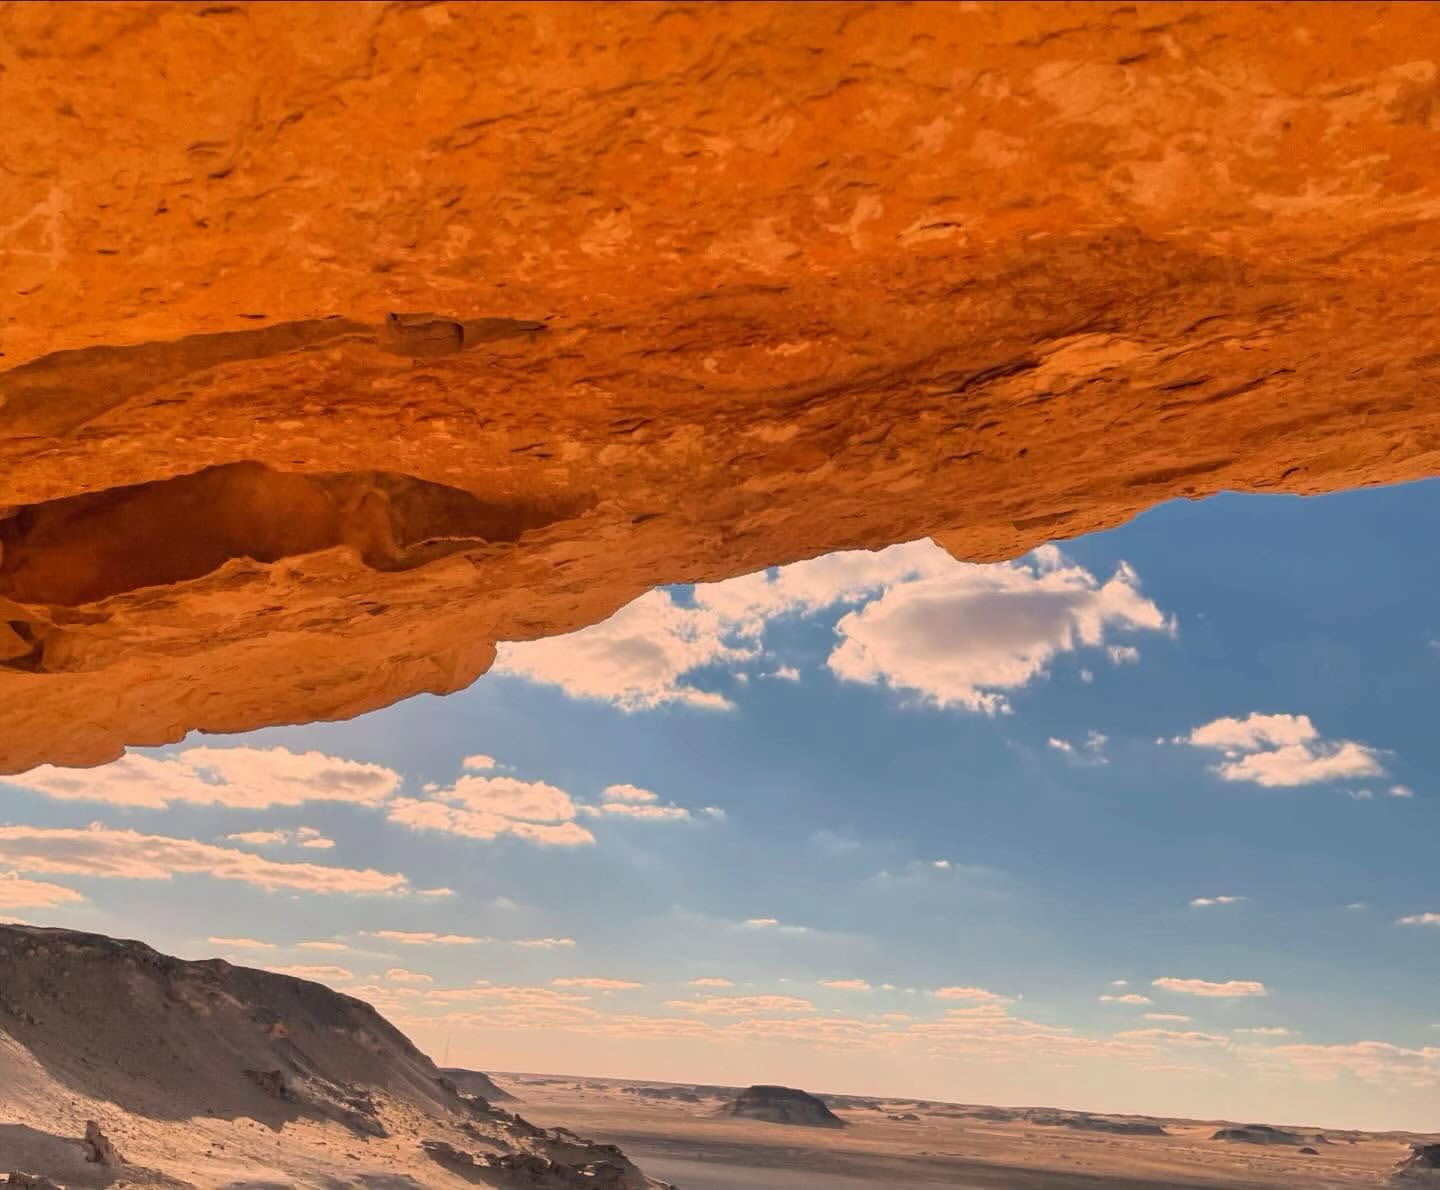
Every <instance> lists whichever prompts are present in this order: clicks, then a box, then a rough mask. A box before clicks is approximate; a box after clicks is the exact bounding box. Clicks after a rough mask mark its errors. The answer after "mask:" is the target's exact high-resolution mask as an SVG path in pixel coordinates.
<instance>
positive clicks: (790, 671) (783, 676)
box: [770, 665, 800, 682]
mask: <svg viewBox="0 0 1440 1190" xmlns="http://www.w3.org/2000/svg"><path fill="white" fill-rule="evenodd" d="M770 676H771V677H772V678H779V679H780V680H781V681H782V682H798V681H799V680H800V671H799V670H798V669H796V668H795V667H794V666H793V665H782V666H780V667H779V668H778V669H776V671H775V672H774V673H773V674H771V675H770Z"/></svg>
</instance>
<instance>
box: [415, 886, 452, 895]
mask: <svg viewBox="0 0 1440 1190" xmlns="http://www.w3.org/2000/svg"><path fill="white" fill-rule="evenodd" d="M415 895H416V896H419V897H453V896H454V895H455V890H454V889H453V888H417V889H416V890H415Z"/></svg>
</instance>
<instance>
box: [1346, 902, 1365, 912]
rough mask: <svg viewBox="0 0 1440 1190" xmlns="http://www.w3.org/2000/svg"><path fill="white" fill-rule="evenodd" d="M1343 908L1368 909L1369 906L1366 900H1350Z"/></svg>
mask: <svg viewBox="0 0 1440 1190" xmlns="http://www.w3.org/2000/svg"><path fill="white" fill-rule="evenodd" d="M1345 908H1346V909H1352V910H1358V909H1369V908H1370V906H1369V904H1368V903H1367V902H1365V901H1351V902H1350V904H1348V905H1346V906H1345Z"/></svg>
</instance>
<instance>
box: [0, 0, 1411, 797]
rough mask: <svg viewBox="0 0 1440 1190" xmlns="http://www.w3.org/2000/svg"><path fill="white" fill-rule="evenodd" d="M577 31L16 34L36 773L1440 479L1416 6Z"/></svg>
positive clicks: (3, 412)
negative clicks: (740, 592) (800, 586)
mask: <svg viewBox="0 0 1440 1190" xmlns="http://www.w3.org/2000/svg"><path fill="white" fill-rule="evenodd" d="M566 11H567V10H564V9H552V8H547V7H545V6H530V5H521V4H515V5H510V4H498V3H497V4H486V5H476V6H469V5H462V4H458V3H438V4H425V5H410V4H399V5H397V4H390V5H374V6H366V7H363V8H356V7H352V6H345V5H312V6H309V7H306V8H304V9H303V10H292V9H289V8H284V7H277V6H274V5H264V4H256V5H248V4H244V3H225V4H209V5H199V4H167V3H146V4H143V5H112V6H90V5H69V4H63V5H62V4H54V5H50V4H21V5H7V6H4V7H3V8H0V110H3V111H4V112H5V131H4V136H3V144H0V165H3V166H4V171H5V177H6V179H7V180H6V184H5V185H4V186H3V187H0V292H3V293H4V294H5V298H6V300H5V302H4V303H3V306H4V313H3V315H0V319H3V322H0V335H3V342H0V722H4V723H5V725H6V730H5V731H4V733H3V736H0V771H15V770H19V769H24V768H26V767H28V766H30V765H33V764H35V763H38V762H40V761H44V760H50V761H56V762H62V763H79V764H89V763H95V762H98V761H101V760H104V759H106V758H109V757H113V756H114V755H116V754H117V752H118V751H119V749H120V748H121V746H122V745H123V744H124V743H127V742H129V743H159V742H162V741H165V740H173V739H176V738H178V737H179V736H180V735H181V734H182V733H183V732H184V731H185V730H186V729H187V728H192V727H199V728H204V729H207V730H212V731H229V732H233V731H240V730H244V729H248V728H254V727H258V726H261V725H263V724H268V723H279V722H291V721H300V720H309V719H315V718H322V717H340V716H348V715H352V714H355V713H357V712H359V711H362V710H365V709H368V708H373V707H376V706H380V705H383V704H385V703H388V702H391V701H393V700H395V699H398V698H401V697H404V696H406V695H408V694H412V693H415V692H417V691H421V690H430V691H448V690H454V689H456V688H458V687H460V686H463V685H465V684H466V683H468V682H470V681H471V680H473V679H474V678H475V677H476V676H477V675H478V674H480V673H482V672H483V671H484V670H485V669H486V668H487V666H489V665H490V664H491V661H492V658H493V656H494V650H493V643H494V642H495V641H498V640H519V639H530V638H534V637H538V636H544V635H548V634H555V633H561V632H565V631H567V630H570V629H574V628H577V627H580V626H582V625H585V624H588V623H592V622H594V621H596V620H598V619H601V618H603V617H604V616H606V615H608V614H609V613H611V612H613V611H614V610H615V609H616V608H617V607H619V606H621V605H622V604H623V603H625V602H626V601H627V600H629V599H631V598H633V597H635V596H636V595H638V594H639V593H641V592H642V591H644V590H646V589H647V588H649V587H651V586H652V585H654V584H657V583H661V582H667V581H682V580H693V579H713V578H720V577H724V576H727V575H733V574H737V573H742V572H745V571H749V570H753V569H756V568H758V567H761V566H764V565H767V564H773V563H779V562H784V561H788V560H794V559H798V558H801V557H806V556H811V555H815V554H818V553H821V552H823V551H826V550H831V549H836V548H841V547H860V546H867V547H868V546H880V545H885V544H889V543H892V542H895V541H898V540H904V539H911V538H917V537H923V536H933V537H934V538H935V539H936V540H938V541H940V542H942V543H943V544H944V545H945V546H946V547H947V548H949V549H950V550H952V551H953V552H954V553H955V554H956V555H957V556H959V557H963V558H972V559H987V558H999V557H1004V556H1010V555H1015V554H1017V553H1019V552H1021V551H1023V550H1025V549H1027V548H1028V547H1030V546H1033V545H1035V544H1037V543H1039V542H1041V541H1043V540H1045V539H1047V538H1063V537H1066V536H1070V535H1074V534H1077V533H1082V532H1085V531H1087V530H1091V529H1094V528H1098V527H1101V526H1104V525H1111V524H1115V523H1117V522H1119V521H1122V520H1124V519H1125V518H1127V517H1129V516H1132V515H1133V514H1134V513H1136V512H1137V511H1139V510H1141V509H1144V508H1146V507H1148V506H1150V505H1152V504H1154V503H1155V502H1157V501H1160V500H1164V499H1169V498H1172V497H1198V496H1203V495H1207V494H1209V493H1212V492H1216V491H1220V490H1222V489H1240V490H1249V491H1279V490H1284V491H1292V492H1304V493H1309V492H1322V491H1329V490H1333V489H1337V488H1345V487H1354V486H1358V485H1363V484H1371V483H1379V482H1393V481H1398V480H1406V479H1415V478H1419V477H1421V476H1426V475H1431V474H1434V473H1435V472H1436V470H1437V464H1440V405H1437V403H1436V402H1435V401H1434V400H1433V399H1432V397H1433V391H1434V386H1435V383H1436V375H1437V369H1440V355H1437V353H1436V351H1435V347H1434V344H1435V343H1436V341H1437V340H1440V301H1436V300H1435V297H1436V294H1437V293H1440V220H1437V219H1436V217H1435V215H1436V211H1437V210H1440V136H1437V121H1440V68H1437V65H1436V62H1435V61H1433V60H1432V59H1431V57H1429V56H1427V53H1426V50H1425V47H1426V46H1428V45H1429V44H1430V43H1431V42H1432V41H1433V36H1432V35H1433V16H1432V14H1431V12H1430V10H1429V9H1428V7H1427V6H1424V5H1404V4H1396V5H1393V6H1387V5H1363V6H1362V5H1350V6H1329V5H1321V4H1315V5H1310V4H1290V5H1285V6H1280V7H1274V6H1261V5H1209V4H1198V3H1196V4H1186V3H1173V4H1160V5H1152V4H1145V3H1140V4H1133V5H1131V4H1126V5H1119V4H1116V5H1101V4H1096V5H1085V6H1078V7H1072V6H1068V5H1060V4H1039V3H1014V4H999V5H979V6H967V5H915V6H911V7H893V6H881V7H878V8H866V7H858V6H855V5H850V4H803V5H801V4H795V5H783V4H782V5H750V6H743V7H735V6H706V5H703V4H702V5H666V4H660V5H656V6H637V5H628V4H615V5H593V6H587V7H586V9H585V14H586V15H585V19H584V20H573V19H569V18H568V17H566V16H564V15H563V14H564V13H565V12H566ZM562 63H563V68H559V67H558V66H557V64H562ZM417 80H420V81H419V82H417ZM182 111H183V112H184V113H185V118H184V119H180V118H178V117H177V113H179V112H182ZM541 327H543V328H544V329H540V328H541Z"/></svg>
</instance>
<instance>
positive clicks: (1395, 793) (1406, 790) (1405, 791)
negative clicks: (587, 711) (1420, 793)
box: [1390, 785, 1415, 797]
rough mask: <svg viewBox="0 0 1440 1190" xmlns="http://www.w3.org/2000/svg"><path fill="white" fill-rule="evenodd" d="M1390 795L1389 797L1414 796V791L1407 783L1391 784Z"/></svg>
mask: <svg viewBox="0 0 1440 1190" xmlns="http://www.w3.org/2000/svg"><path fill="white" fill-rule="evenodd" d="M1390 796H1391V797H1414V796H1415V791H1414V790H1413V789H1411V788H1410V786H1408V785H1392V786H1390Z"/></svg>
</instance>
